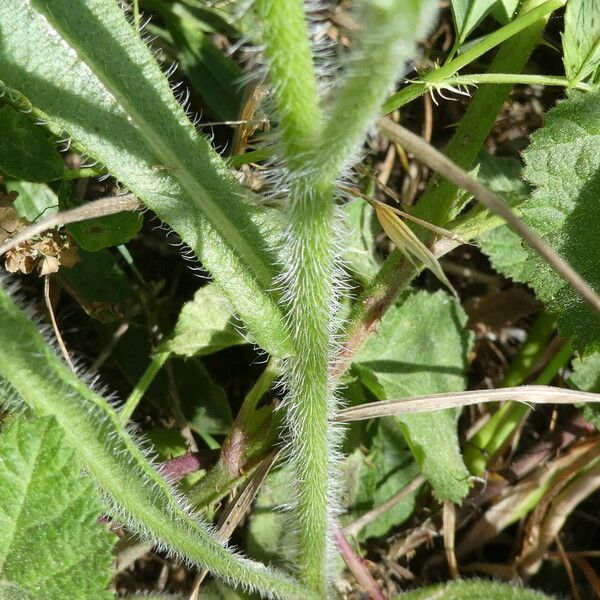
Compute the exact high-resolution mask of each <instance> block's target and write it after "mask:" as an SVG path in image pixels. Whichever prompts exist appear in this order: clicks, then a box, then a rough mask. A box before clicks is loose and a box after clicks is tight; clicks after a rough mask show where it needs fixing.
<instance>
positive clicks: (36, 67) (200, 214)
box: [0, 0, 291, 356]
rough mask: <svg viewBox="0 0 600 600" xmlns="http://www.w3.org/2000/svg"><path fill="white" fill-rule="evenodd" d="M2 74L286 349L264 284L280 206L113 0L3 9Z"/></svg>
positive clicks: (274, 344) (261, 337)
mask: <svg viewBox="0 0 600 600" xmlns="http://www.w3.org/2000/svg"><path fill="white" fill-rule="evenodd" d="M0 30H1V33H2V35H1V36H0V79H1V80H2V81H3V82H4V84H6V85H8V86H10V87H11V88H13V89H16V90H19V92H20V93H22V94H24V95H25V96H26V97H27V98H28V99H29V101H30V102H31V103H32V104H33V106H34V107H35V108H36V109H39V110H41V111H43V113H44V116H45V118H46V119H47V120H48V121H49V122H50V123H52V125H53V126H54V127H55V128H58V129H62V130H65V131H66V132H68V134H69V135H71V136H72V137H73V138H74V139H75V140H76V141H77V142H78V143H79V144H80V145H81V146H82V147H84V148H85V150H86V152H87V153H88V154H89V155H90V156H92V157H93V158H95V159H96V160H98V161H99V162H100V163H102V164H104V165H105V166H106V167H107V169H108V170H109V172H110V173H111V174H113V175H114V176H115V177H116V178H117V179H119V180H120V181H121V182H122V183H123V184H124V185H125V186H127V187H128V188H129V189H130V190H131V191H132V192H134V193H135V194H136V195H137V196H138V197H139V198H140V199H141V200H142V201H143V202H144V204H146V206H148V207H149V208H150V209H152V210H153V211H154V212H155V213H156V214H157V216H158V217H159V218H160V219H161V220H162V221H164V222H165V223H167V224H168V225H169V226H170V227H171V228H172V229H173V230H174V231H175V232H176V233H177V234H178V235H179V236H180V237H181V238H182V239H183V240H184V241H185V242H186V243H187V244H188V245H189V246H190V248H191V249H192V250H193V251H194V252H195V253H196V255H197V256H198V257H199V258H200V260H201V261H202V263H203V265H204V266H205V267H206V268H207V269H208V270H209V271H210V273H211V275H212V276H213V277H214V279H215V280H216V281H217V282H218V283H219V285H221V287H222V288H223V290H224V291H225V293H226V295H227V297H228V299H229V301H230V302H231V304H232V306H233V307H234V309H235V311H236V313H237V314H238V315H239V316H240V317H241V318H242V320H243V321H244V322H245V324H246V325H247V327H248V329H249V331H250V332H251V333H252V336H253V338H254V339H255V340H256V342H257V343H258V344H259V345H260V346H261V347H263V348H265V349H266V350H268V351H269V352H271V353H273V354H276V355H278V356H283V355H287V354H289V352H290V345H291V341H290V338H289V336H288V335H287V326H286V323H285V318H284V315H283V311H282V309H281V308H280V306H279V304H278V301H277V298H276V297H275V295H273V294H272V293H271V292H270V291H268V290H271V289H272V284H273V279H274V277H275V276H276V275H277V274H278V268H277V267H276V266H275V265H276V264H277V257H276V254H275V252H274V250H273V248H274V247H275V243H276V242H277V241H278V240H279V235H280V232H281V230H282V225H281V222H280V217H279V213H278V212H276V211H275V210H272V209H266V208H263V207H260V206H258V204H257V203H255V202H254V201H253V198H252V196H251V194H250V192H248V191H247V190H246V189H245V188H244V187H243V186H242V185H241V184H240V183H239V182H238V181H237V180H236V179H235V177H234V176H233V174H232V173H230V171H229V170H228V169H227V167H226V166H225V164H224V162H223V160H222V159H221V158H220V156H219V155H218V154H217V152H216V151H215V150H214V149H213V148H212V147H211V146H210V144H209V142H208V140H207V139H206V138H205V137H203V136H201V135H199V134H198V133H197V132H196V129H195V128H194V126H193V125H192V123H191V122H190V121H189V119H188V118H187V117H186V115H185V113H184V111H183V109H182V107H181V106H180V105H179V103H178V102H177V101H176V99H175V97H174V96H173V93H172V91H171V89H170V87H169V83H168V81H167V79H166V77H165V76H164V75H163V74H162V73H161V71H160V69H159V67H158V65H157V64H156V62H155V60H154V57H153V56H152V54H151V52H150V50H149V49H148V48H147V47H146V46H145V45H144V44H143V42H142V41H141V40H140V39H139V36H138V35H137V34H136V32H135V31H134V30H133V28H132V27H131V26H130V25H129V24H128V23H127V21H126V19H125V17H124V15H123V13H122V12H121V10H120V9H119V8H118V5H117V3H116V2H112V1H111V2H105V1H104V0H85V1H79V0H66V1H64V2H45V1H44V0H34V1H33V2H29V1H27V0H16V1H15V2H12V3H10V6H8V5H6V4H4V3H3V4H1V6H0Z"/></svg>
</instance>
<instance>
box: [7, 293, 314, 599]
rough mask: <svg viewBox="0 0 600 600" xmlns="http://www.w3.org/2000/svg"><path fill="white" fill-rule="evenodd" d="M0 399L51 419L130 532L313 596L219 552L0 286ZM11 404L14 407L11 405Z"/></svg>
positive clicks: (236, 577) (233, 573)
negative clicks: (1, 383)
mask: <svg viewBox="0 0 600 600" xmlns="http://www.w3.org/2000/svg"><path fill="white" fill-rule="evenodd" d="M1 379H4V380H6V381H7V382H8V384H9V385H10V389H9V390H4V392H3V386H0V393H5V395H6V394H9V395H13V396H18V397H19V398H20V399H21V404H22V403H25V404H26V406H28V407H29V408H30V409H31V410H33V411H34V413H35V414H36V415H39V416H52V417H54V418H55V419H56V420H57V422H58V424H59V425H60V427H61V429H62V431H63V434H64V439H65V444H66V445H68V446H70V447H71V448H73V449H74V450H75V451H76V453H77V457H78V459H79V460H81V462H82V464H83V465H84V467H85V469H86V471H87V473H89V475H90V477H92V478H93V480H94V481H95V482H96V483H97V485H98V486H99V487H100V488H101V489H102V491H103V499H105V500H106V502H107V504H108V505H109V510H110V512H111V513H112V514H113V515H114V516H115V517H116V518H118V519H121V520H122V521H125V522H126V523H127V526H128V528H129V529H131V530H133V531H135V532H137V533H140V534H142V535H144V536H146V537H149V538H151V539H153V540H154V541H156V542H160V543H161V544H163V545H164V546H163V547H165V548H168V549H169V550H170V551H171V552H173V553H177V555H178V556H180V557H186V559H187V560H189V561H190V562H192V561H193V563H194V564H195V565H197V566H198V565H203V566H205V567H206V568H208V569H209V570H211V571H212V572H213V573H214V574H216V575H219V576H221V577H223V578H226V579H227V580H228V581H229V582H233V583H239V584H243V585H244V586H246V587H247V588H252V589H260V590H261V591H262V593H263V594H265V595H269V596H273V597H275V596H277V597H281V598H288V599H289V600H292V599H302V600H308V598H314V597H315V596H316V595H315V594H311V592H310V591H309V590H307V589H306V588H304V587H302V586H300V584H298V583H297V582H295V581H294V580H292V579H291V578H289V577H286V576H284V575H282V574H281V573H278V572H275V571H274V570H271V569H267V568H265V567H264V565H259V564H256V563H253V562H251V561H248V560H247V559H245V558H243V557H241V556H240V555H239V554H235V553H233V552H232V551H231V550H229V549H227V548H226V547H224V546H223V544H222V543H221V542H220V541H219V540H218V539H217V538H216V536H215V535H214V533H213V531H212V530H210V529H209V528H208V527H207V525H206V523H204V522H203V521H202V520H200V519H199V518H198V517H197V516H196V515H194V516H192V515H191V514H190V509H189V506H188V505H186V504H184V503H182V501H181V500H180V496H179V495H178V493H177V492H176V490H175V489H174V488H172V487H171V486H170V485H169V484H168V482H167V481H166V480H165V479H164V478H163V477H162V476H161V475H160V474H159V473H158V471H157V470H156V469H155V468H154V466H153V465H152V464H151V463H150V462H149V461H148V459H147V458H146V455H145V453H144V451H143V450H142V448H140V447H139V446H138V445H137V443H136V440H134V439H133V438H132V437H131V435H130V434H129V433H128V431H127V429H126V426H125V424H124V423H123V419H121V417H120V415H118V414H117V413H116V411H115V409H114V407H113V406H112V405H111V404H110V402H109V401H108V400H107V399H106V398H104V397H103V396H101V395H100V394H98V393H96V392H95V391H94V390H92V389H90V387H89V386H88V384H87V383H86V382H84V381H82V380H81V379H78V378H77V377H76V376H75V375H74V374H73V372H72V371H71V370H70V369H69V368H68V366H67V365H66V364H65V363H64V362H62V361H61V360H59V359H58V357H57V356H56V355H55V354H54V352H53V351H52V349H51V348H50V347H49V346H48V344H47V343H46V342H45V341H44V339H43V337H42V336H41V334H40V333H39V332H38V331H37V329H36V326H35V325H34V323H33V322H32V320H31V317H30V315H27V314H25V313H24V312H23V311H21V310H20V309H19V308H18V307H17V306H16V304H15V302H14V301H13V299H12V298H11V297H10V295H9V294H8V293H7V292H6V290H5V289H3V287H2V285H0V380H1ZM12 404H15V402H14V401H13V402H12Z"/></svg>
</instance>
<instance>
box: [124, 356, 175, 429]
mask: <svg viewBox="0 0 600 600" xmlns="http://www.w3.org/2000/svg"><path fill="white" fill-rule="evenodd" d="M170 355H171V354H170V352H159V353H157V354H155V355H154V356H153V357H152V360H151V361H150V364H149V365H148V367H147V368H146V370H145V371H144V373H143V375H142V376H141V378H140V380H139V381H138V382H137V384H136V386H135V388H134V389H133V391H132V392H131V394H129V397H128V398H127V401H126V402H125V404H124V405H123V408H122V409H121V411H120V412H119V417H120V418H121V420H122V421H123V423H126V422H127V421H129V419H131V416H132V415H133V413H134V411H135V409H136V408H137V405H138V404H139V402H140V400H141V399H142V397H143V396H144V394H145V393H146V391H147V390H148V388H149V387H150V384H151V383H152V382H153V381H154V378H155V377H156V375H157V374H158V372H159V371H160V369H161V367H162V366H163V365H164V364H165V362H166V361H167V359H168V358H169V356H170Z"/></svg>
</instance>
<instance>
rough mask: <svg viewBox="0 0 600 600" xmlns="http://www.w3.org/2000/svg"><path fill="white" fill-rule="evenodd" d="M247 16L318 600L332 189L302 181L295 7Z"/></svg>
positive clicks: (303, 84)
mask: <svg viewBox="0 0 600 600" xmlns="http://www.w3.org/2000/svg"><path fill="white" fill-rule="evenodd" d="M255 7H256V11H257V14H258V16H259V18H260V19H261V21H262V24H263V43H264V45H265V56H266V58H267V60H268V63H269V75H270V80H271V83H272V85H273V88H274V97H275V104H276V107H277V113H278V116H279V134H280V139H281V149H282V153H283V156H284V161H285V165H286V167H287V170H288V179H289V182H290V183H289V198H288V210H287V218H288V229H287V232H286V238H287V239H286V243H285V248H284V250H285V252H286V256H285V258H284V260H285V262H286V263H287V264H286V265H285V267H286V270H287V273H286V275H285V279H286V281H285V287H286V294H285V302H286V305H287V307H288V311H289V315H290V324H291V328H290V329H291V331H292V332H293V336H294V338H293V342H294V347H295V349H296V351H295V353H294V355H293V356H292V357H290V359H289V362H288V365H287V371H288V377H287V379H288V381H287V386H288V390H289V391H288V394H287V395H286V421H287V423H286V424H287V429H288V431H289V432H290V442H289V457H290V461H291V464H292V468H293V470H294V473H295V480H296V489H295V490H294V499H295V510H296V519H297V522H298V531H297V542H296V543H297V546H298V559H297V560H298V573H299V576H300V579H301V580H302V581H303V582H305V584H306V585H308V586H309V587H310V588H311V589H314V590H316V591H317V592H318V593H319V594H321V595H323V596H325V595H326V594H327V587H328V583H327V567H326V565H327V553H328V533H329V486H330V482H329V477H330V471H331V457H330V452H329V428H330V427H331V426H330V424H329V422H328V417H329V414H330V412H329V411H330V407H329V404H330V397H331V390H330V386H329V378H328V368H329V357H330V344H331V339H330V330H329V327H330V323H331V319H332V304H333V272H334V271H333V269H334V264H333V261H334V253H333V209H334V205H333V186H332V182H331V181H330V182H324V183H323V184H322V185H318V182H317V180H316V179H315V178H314V176H311V175H312V174H311V175H309V176H307V173H306V171H307V169H306V167H307V165H306V157H307V155H308V154H309V153H310V152H312V151H313V147H314V146H315V145H316V143H317V140H318V136H319V134H320V129H321V119H322V116H321V110H320V106H319V98H318V95H317V80H316V74H315V71H314V65H313V62H312V51H311V47H310V43H309V32H308V27H307V23H306V16H305V14H304V3H303V2H302V1H301V0H292V1H291V2H285V3H284V2H278V1H274V0H257V2H256V3H255ZM300 172H303V173H304V176H302V175H299V174H300Z"/></svg>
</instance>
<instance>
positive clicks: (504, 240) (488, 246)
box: [477, 153, 533, 283]
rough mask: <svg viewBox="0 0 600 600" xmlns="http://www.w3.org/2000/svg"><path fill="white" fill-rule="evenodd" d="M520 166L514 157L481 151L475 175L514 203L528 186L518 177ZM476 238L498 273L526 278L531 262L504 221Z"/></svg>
mask: <svg viewBox="0 0 600 600" xmlns="http://www.w3.org/2000/svg"><path fill="white" fill-rule="evenodd" d="M521 170H522V167H521V163H520V162H519V161H517V160H514V159H511V158H499V157H496V156H491V155H489V154H487V153H482V154H481V155H480V165H479V171H478V175H477V178H478V179H479V180H480V181H481V182H482V183H484V184H485V185H486V186H487V187H488V188H489V189H491V190H492V191H494V192H496V193H497V194H499V195H500V196H502V198H504V200H506V202H507V203H508V204H510V205H511V206H515V205H516V204H521V203H522V202H523V201H524V199H525V198H526V197H527V196H528V195H529V187H528V186H527V184H526V183H525V181H523V179H521ZM478 241H479V244H480V247H481V250H482V251H483V253H484V254H486V255H487V257H488V258H489V259H490V262H491V263H492V266H493V267H494V269H496V271H498V273H501V274H502V275H504V276H506V277H510V278H511V279H513V280H514V281H518V282H522V283H527V282H528V281H529V279H530V277H531V275H532V274H533V265H532V263H531V262H530V261H528V260H527V258H528V254H527V251H526V250H525V248H524V247H523V243H522V242H521V238H520V237H519V235H517V234H516V233H515V232H514V231H513V230H512V229H511V228H510V227H509V226H508V225H502V226H500V227H498V228H497V229H492V230H491V231H489V232H488V233H486V234H485V235H483V236H481V237H480V238H479V240H478Z"/></svg>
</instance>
